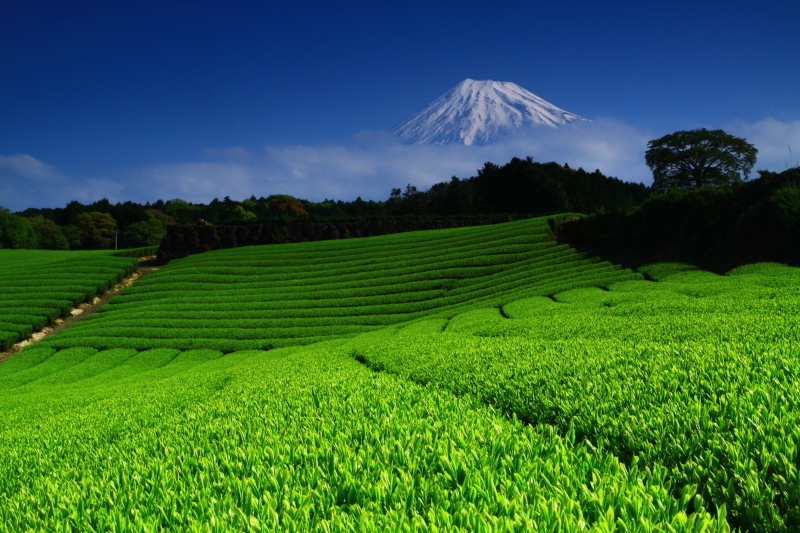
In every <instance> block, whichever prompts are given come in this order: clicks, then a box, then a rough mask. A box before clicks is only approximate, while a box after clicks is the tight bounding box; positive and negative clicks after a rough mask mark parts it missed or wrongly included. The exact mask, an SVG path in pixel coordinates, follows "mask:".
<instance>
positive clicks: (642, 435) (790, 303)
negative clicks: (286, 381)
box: [354, 264, 800, 532]
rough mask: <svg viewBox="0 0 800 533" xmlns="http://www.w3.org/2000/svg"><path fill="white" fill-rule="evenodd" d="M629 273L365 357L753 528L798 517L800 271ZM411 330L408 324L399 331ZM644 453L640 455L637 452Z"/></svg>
mask: <svg viewBox="0 0 800 533" xmlns="http://www.w3.org/2000/svg"><path fill="white" fill-rule="evenodd" d="M644 270H646V271H648V272H649V273H650V275H651V276H653V275H655V276H657V277H658V278H659V279H660V280H661V281H660V282H651V281H624V282H620V283H615V284H611V285H610V286H608V290H603V289H599V288H584V289H573V290H568V291H565V292H561V293H558V294H555V295H554V296H553V298H552V299H551V298H546V297H533V298H526V299H522V300H519V301H516V302H512V303H510V304H508V305H506V306H504V307H503V309H502V311H503V313H504V314H505V315H506V316H508V317H510V319H503V318H502V317H501V316H500V313H499V312H498V309H496V308H486V309H476V310H472V311H469V312H466V313H463V314H460V315H458V316H456V317H454V318H453V319H451V320H450V321H449V322H448V323H447V324H446V325H445V326H444V327H442V326H441V325H439V326H438V329H433V330H432V331H430V332H429V333H427V334H426V333H424V332H421V331H420V332H417V333H416V334H414V335H411V336H409V335H406V336H400V335H399V334H397V335H394V336H392V335H388V334H386V335H384V336H383V338H381V339H380V340H376V342H374V343H373V344H371V345H369V344H363V343H362V345H361V346H360V347H359V348H357V349H356V350H355V351H354V355H355V357H356V358H357V359H358V360H360V361H363V362H365V363H366V364H367V365H369V366H370V367H372V368H374V369H377V370H385V371H390V372H393V373H396V374H398V375H400V376H403V377H408V378H411V379H412V380H414V381H417V382H419V383H423V384H435V385H438V386H440V387H442V388H445V389H448V390H451V391H453V392H455V393H457V394H470V395H473V396H477V397H478V398H481V399H482V400H483V401H484V402H486V403H489V404H491V405H494V406H496V407H497V408H499V409H501V410H502V411H503V412H506V413H508V414H513V415H514V416H516V417H518V418H519V419H522V420H525V421H527V422H529V423H531V424H534V425H541V424H544V425H547V426H554V427H556V428H559V431H560V432H562V434H566V433H574V434H576V435H577V436H578V440H579V441H580V440H583V439H586V440H588V441H589V442H593V443H602V444H603V446H604V447H605V448H606V449H608V450H610V451H612V452H613V453H615V455H617V457H619V458H620V459H621V460H623V461H624V462H626V463H631V462H633V461H635V460H638V461H639V462H640V464H647V465H662V466H663V467H665V468H666V469H667V470H668V471H669V472H670V474H669V476H668V479H669V481H670V482H671V483H672V484H673V486H675V487H684V486H689V485H697V486H698V488H699V493H700V494H701V495H702V497H703V499H704V501H705V504H706V506H707V507H708V508H710V509H714V508H715V507H720V506H722V505H725V506H726V508H727V512H728V514H727V516H728V519H729V522H730V523H731V524H732V525H734V526H737V527H740V528H743V529H744V530H747V531H764V532H767V531H771V532H776V531H795V530H796V526H797V524H798V523H800V495H799V494H798V491H797V488H798V487H800V394H798V392H800V391H799V390H798V385H797V384H798V383H800V351H798V348H797V346H798V344H799V343H800V269H797V268H790V267H786V266H783V265H777V264H758V265H749V266H746V267H741V268H739V269H736V270H734V271H732V272H731V273H730V274H729V275H728V276H718V275H716V274H713V273H710V272H705V271H701V270H697V269H694V268H689V267H688V266H687V265H680V264H661V265H653V266H652V267H649V268H645V269H644ZM401 331H402V330H401ZM635 458H636V459H635Z"/></svg>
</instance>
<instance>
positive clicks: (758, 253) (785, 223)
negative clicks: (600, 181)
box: [556, 168, 800, 274]
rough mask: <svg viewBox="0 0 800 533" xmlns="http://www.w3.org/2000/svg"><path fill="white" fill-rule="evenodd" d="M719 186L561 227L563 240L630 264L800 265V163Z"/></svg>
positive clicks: (656, 197) (671, 194) (719, 268)
mask: <svg viewBox="0 0 800 533" xmlns="http://www.w3.org/2000/svg"><path fill="white" fill-rule="evenodd" d="M758 174H759V178H757V179H754V180H751V181H748V182H740V183H734V184H733V185H731V186H722V187H717V186H714V185H712V184H709V185H705V186H703V187H700V188H699V189H692V190H682V189H678V188H673V189H670V190H669V191H668V192H666V193H662V194H653V195H652V196H651V197H650V198H648V199H647V200H646V201H645V202H644V203H642V204H641V205H640V206H638V207H636V208H634V209H630V210H627V211H621V212H614V213H606V214H594V215H591V216H587V217H583V218H580V219H575V220H570V221H569V222H566V223H564V224H563V225H562V226H561V227H560V228H557V231H556V233H557V236H558V239H559V241H561V242H566V243H569V244H571V245H573V246H575V247H577V248H578V249H579V250H581V251H585V252H588V253H590V254H593V255H594V254H596V255H600V257H602V258H603V259H606V260H609V261H612V262H614V263H618V264H623V265H625V266H628V267H638V266H641V265H643V264H647V263H655V262H662V261H682V262H687V263H691V264H693V265H697V266H699V267H701V268H703V269H705V270H711V271H714V272H717V273H720V274H722V273H725V272H727V271H728V270H730V269H732V268H735V267H737V266H741V265H745V264H749V263H756V262H765V261H766V262H776V263H783V264H787V265H792V266H800V168H790V169H787V170H785V171H783V172H780V173H776V172H770V171H765V170H759V171H758Z"/></svg>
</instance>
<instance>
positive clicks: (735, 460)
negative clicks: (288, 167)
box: [0, 219, 800, 532]
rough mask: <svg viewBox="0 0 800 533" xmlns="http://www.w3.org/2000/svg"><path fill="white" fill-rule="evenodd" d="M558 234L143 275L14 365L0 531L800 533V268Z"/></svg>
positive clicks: (292, 256)
mask: <svg viewBox="0 0 800 533" xmlns="http://www.w3.org/2000/svg"><path fill="white" fill-rule="evenodd" d="M547 228H548V225H547V223H546V221H545V220H544V219H535V220H528V221H521V222H514V223H508V224H501V225H495V226H484V227H477V228H461V229H456V230H440V231H428V232H418V233H405V234H398V235H391V236H385V237H376V238H369V239H354V240H343V241H329V242H319V243H306V244H290V245H273V246H265V247H250V248H242V249H231V250H220V251H216V252H209V253H206V254H200V255H196V256H192V257H189V258H186V259H182V260H178V261H173V262H171V263H170V264H169V265H167V266H165V267H163V268H161V269H160V270H158V271H156V272H154V273H152V274H149V275H147V276H145V277H144V278H142V279H141V280H140V281H139V282H138V283H137V284H136V285H134V286H133V287H131V288H129V289H126V290H125V291H123V292H122V293H121V295H119V296H116V297H114V298H112V299H111V300H110V302H109V304H107V305H106V306H104V307H103V308H101V309H100V310H99V311H98V312H96V313H95V314H94V315H92V316H91V317H88V318H87V319H86V320H84V321H83V322H81V323H79V324H76V325H75V326H73V327H71V328H69V329H67V330H65V331H63V332H61V333H59V334H57V335H54V336H51V337H49V338H47V339H45V340H44V341H42V342H40V343H38V344H36V345H33V346H30V347H28V348H26V349H25V350H24V351H23V352H21V353H19V354H17V355H15V356H13V357H12V358H11V359H9V360H8V361H6V362H4V363H2V364H0V456H2V457H3V459H4V460H3V461H0V531H150V532H155V531H463V532H472V531H548V532H550V531H564V532H568V531H569V532H571V531H576V532H577V531H596V532H610V531H624V532H629V531H630V532H634V531H636V532H639V531H641V532H644V531H664V532H672V531H677V532H702V531H709V532H717V531H731V530H741V531H787V532H788V531H797V530H798V527H800V503H799V502H798V497H800V473H799V471H798V467H799V466H800V458H799V457H798V445H800V429H799V428H800V420H798V418H800V415H798V413H800V405H798V403H800V381H798V379H799V378H800V363H799V362H798V361H799V360H800V359H799V358H798V355H799V354H798V348H797V346H798V343H797V340H798V339H797V338H798V322H799V320H798V316H799V312H800V269H795V268H789V267H785V266H782V265H776V264H757V265H749V266H745V267H741V268H739V269H736V270H734V271H732V272H730V273H728V275H725V276H718V275H715V274H712V273H709V272H704V271H700V270H698V269H696V268H694V267H692V266H690V265H682V264H659V265H652V266H650V267H646V268H643V269H642V272H631V271H628V270H624V269H619V268H616V267H614V266H613V265H610V264H608V263H603V262H601V261H598V260H596V259H590V258H586V257H584V256H582V255H580V254H578V253H576V252H575V251H574V250H572V249H571V248H568V247H564V246H560V245H557V244H556V243H554V242H553V241H552V240H551V238H550V236H549V232H548V230H547ZM3 253H5V252H0V258H2V254H3ZM37 253H39V252H37ZM57 262H58V261H57V260H54V263H57ZM4 279H5V278H3V277H2V276H0V282H3V283H5V281H4ZM268 348H269V349H268ZM267 349H268V350H267Z"/></svg>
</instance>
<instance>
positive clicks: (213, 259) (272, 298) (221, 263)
mask: <svg viewBox="0 0 800 533" xmlns="http://www.w3.org/2000/svg"><path fill="white" fill-rule="evenodd" d="M622 279H642V276H641V274H638V273H633V272H631V271H629V270H620V269H618V268H615V267H614V266H613V265H611V264H610V263H603V262H599V261H597V260H595V259H589V258H586V257H585V256H583V255H581V254H578V253H576V252H575V251H574V250H572V249H571V248H569V247H567V246H563V245H558V244H556V243H555V242H553V241H552V240H551V236H550V234H549V227H548V225H547V223H546V220H545V219H534V220H525V221H520V222H514V223H508V224H498V225H493V226H479V227H474V228H460V229H454V230H439V231H423V232H414V233H403V234H396V235H389V236H384V237H380V238H370V239H355V240H343V241H328V242H315V243H306V244H290V245H282V246H258V247H248V248H239V249H228V250H218V251H215V252H209V253H205V254H199V255H195V256H191V257H189V258H186V259H182V260H177V261H173V262H171V263H170V264H169V265H168V266H167V267H165V268H162V269H160V270H159V271H157V272H154V273H152V274H150V275H148V276H147V277H146V278H144V279H142V280H141V281H140V282H139V283H137V285H136V286H135V287H132V288H131V289H128V290H126V291H125V293H124V294H122V295H120V296H118V297H116V298H114V299H113V300H112V301H111V302H110V303H109V305H107V306H105V307H104V308H102V309H101V310H100V311H99V312H97V313H95V314H94V315H93V316H91V317H89V318H87V319H86V320H85V321H83V322H82V323H81V324H79V325H76V326H75V327H73V328H70V329H69V330H68V331H65V332H64V333H62V334H60V335H58V336H54V337H51V338H49V339H47V340H46V341H45V342H44V343H42V344H43V345H47V346H52V347H54V348H69V347H86V346H90V347H94V348H101V349H102V348H137V349H149V348H177V349H191V348H213V349H218V350H221V351H223V352H232V351H236V350H244V349H266V348H272V347H281V346H290V345H296V344H309V343H313V342H319V341H321V340H329V339H335V338H343V337H353V336H355V335H358V334H361V333H364V332H367V331H372V330H376V329H380V328H383V327H386V326H389V325H395V324H401V323H405V322H409V321H412V320H416V319H419V318H428V317H431V316H444V317H448V316H452V315H453V314H456V313H458V312H460V311H461V310H463V309H468V308H470V307H473V306H475V305H477V304H478V303H481V304H482V305H495V306H500V305H502V304H504V303H507V302H508V301H511V300H512V299H515V298H519V297H521V296H525V295H539V294H551V293H554V292H558V291H560V290H564V289H566V288H571V287H580V286H596V285H601V284H603V283H610V282H612V281H615V280H622Z"/></svg>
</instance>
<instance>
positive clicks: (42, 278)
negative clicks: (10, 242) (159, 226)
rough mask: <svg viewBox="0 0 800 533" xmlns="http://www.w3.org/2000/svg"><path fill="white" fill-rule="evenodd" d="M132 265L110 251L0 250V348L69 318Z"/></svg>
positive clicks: (132, 262) (1, 349) (127, 258)
mask: <svg viewBox="0 0 800 533" xmlns="http://www.w3.org/2000/svg"><path fill="white" fill-rule="evenodd" d="M136 264H137V260H136V259H135V258H131V257H117V256H112V255H110V253H109V252H61V251H45V250H0V351H4V350H6V349H8V348H9V347H10V346H12V345H13V344H14V343H16V342H18V341H20V340H22V339H26V338H28V337H30V335H31V333H33V332H34V331H38V330H40V329H42V328H43V327H45V326H47V325H48V324H50V323H52V322H53V320H55V319H57V318H59V317H64V316H68V315H69V312H70V311H71V310H72V308H73V307H75V306H76V305H78V304H81V303H83V302H86V301H89V300H91V299H92V298H94V297H95V296H96V295H97V294H98V293H102V292H104V291H106V290H108V289H109V288H110V287H111V286H113V285H114V284H115V283H117V282H118V281H120V280H122V278H124V277H126V276H128V275H129V274H131V273H132V272H133V271H134V270H135V269H136Z"/></svg>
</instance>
